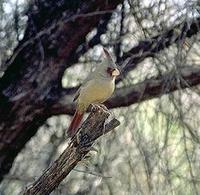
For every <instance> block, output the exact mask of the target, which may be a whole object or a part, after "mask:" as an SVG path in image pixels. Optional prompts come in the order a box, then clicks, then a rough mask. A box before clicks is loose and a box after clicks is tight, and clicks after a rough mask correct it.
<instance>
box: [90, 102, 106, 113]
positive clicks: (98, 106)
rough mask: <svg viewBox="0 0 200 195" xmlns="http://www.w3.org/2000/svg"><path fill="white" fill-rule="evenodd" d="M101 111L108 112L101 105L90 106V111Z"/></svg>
mask: <svg viewBox="0 0 200 195" xmlns="http://www.w3.org/2000/svg"><path fill="white" fill-rule="evenodd" d="M100 109H103V110H104V111H106V112H108V108H107V107H106V106H105V105H103V104H100V103H99V104H91V110H94V111H98V110H100Z"/></svg>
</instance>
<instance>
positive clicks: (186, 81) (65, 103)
mask: <svg viewBox="0 0 200 195" xmlns="http://www.w3.org/2000/svg"><path fill="white" fill-rule="evenodd" d="M199 83H200V68H194V67H185V68H182V69H181V70H180V71H179V72H175V71H172V72H169V73H166V74H165V75H163V76H159V77H154V78H151V79H147V80H145V81H143V82H140V83H138V84H135V85H130V86H127V87H122V88H118V89H116V90H115V93H114V95H113V96H112V97H111V98H110V99H109V100H107V101H106V102H105V105H106V106H107V107H108V108H118V107H126V106H130V105H132V104H135V103H139V102H142V101H145V100H148V99H152V98H156V97H159V96H162V95H164V94H168V93H171V92H174V91H176V90H182V89H185V88H189V87H193V86H196V85H198V84H199ZM68 92H69V91H68V90H67V92H66V94H67V95H66V94H65V89H63V93H62V95H63V97H62V98H61V100H60V101H59V102H57V103H56V104H54V105H53V106H52V107H51V108H50V110H49V113H52V115H56V114H73V113H74V111H75V110H74V108H75V106H74V103H72V98H73V97H72V94H70V95H68ZM71 93H73V90H72V89H71Z"/></svg>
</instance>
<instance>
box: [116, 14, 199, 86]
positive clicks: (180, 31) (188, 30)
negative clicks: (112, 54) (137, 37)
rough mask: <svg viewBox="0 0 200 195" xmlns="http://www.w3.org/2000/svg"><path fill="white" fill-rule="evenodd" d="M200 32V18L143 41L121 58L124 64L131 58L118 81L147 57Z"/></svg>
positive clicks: (120, 60)
mask: <svg viewBox="0 0 200 195" xmlns="http://www.w3.org/2000/svg"><path fill="white" fill-rule="evenodd" d="M199 31H200V17H198V18H195V19H192V20H191V21H185V22H184V23H182V24H178V25H176V26H174V27H173V28H171V29H169V30H168V31H166V32H164V33H162V34H160V35H156V36H154V37H152V38H150V39H148V40H143V41H140V42H139V43H138V45H137V46H135V47H133V48H132V49H131V50H130V51H129V52H127V53H125V54H124V55H123V56H122V57H121V58H119V63H120V64H122V63H123V62H124V61H125V60H126V59H127V58H129V57H130V60H129V62H128V63H127V66H126V67H125V68H124V70H123V75H122V77H121V78H119V79H118V80H117V82H119V81H120V80H121V79H122V78H124V77H125V75H126V74H127V73H128V72H129V71H131V70H133V69H134V68H136V66H137V65H138V64H139V63H140V62H142V61H143V60H144V59H145V58H147V57H154V56H155V55H156V54H158V53H159V52H160V51H161V50H163V49H166V48H168V47H170V46H171V45H173V44H174V43H177V44H180V43H181V42H184V40H185V39H186V38H187V37H188V38H190V37H192V36H193V35H195V34H197V33H198V32H199Z"/></svg>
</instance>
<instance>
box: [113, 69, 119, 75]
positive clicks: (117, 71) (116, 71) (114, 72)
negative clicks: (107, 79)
mask: <svg viewBox="0 0 200 195" xmlns="http://www.w3.org/2000/svg"><path fill="white" fill-rule="evenodd" d="M118 75H120V72H119V70H118V69H117V68H114V69H113V70H112V76H118Z"/></svg>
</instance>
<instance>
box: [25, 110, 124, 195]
mask: <svg viewBox="0 0 200 195" xmlns="http://www.w3.org/2000/svg"><path fill="white" fill-rule="evenodd" d="M109 116H110V114H109V113H108V112H107V111H105V110H103V109H94V108H93V110H92V112H91V113H90V115H89V116H88V118H87V119H86V120H85V122H84V123H83V125H82V126H81V128H80V130H79V132H78V134H77V135H76V136H75V137H74V138H73V139H72V140H70V142H69V145H68V147H67V148H66V149H65V150H64V152H63V153H62V154H61V155H60V157H59V158H58V159H57V160H56V161H54V162H53V163H52V165H51V166H50V167H49V168H48V169H46V170H45V171H44V173H43V174H42V175H41V176H40V178H38V179H37V180H36V181H35V182H34V183H33V184H32V185H31V186H30V187H29V188H27V189H26V190H25V191H24V193H23V194H24V195H44V194H50V193H51V192H52V191H53V190H54V189H55V188H56V187H57V186H58V185H59V184H60V182H61V181H62V180H63V179H64V178H65V177H66V176H67V175H68V174H69V173H70V172H71V170H72V169H73V168H74V167H75V166H76V165H77V164H78V163H79V162H80V161H81V160H82V159H83V158H84V156H85V155H86V154H87V153H88V152H89V151H90V150H91V147H92V145H93V144H94V142H95V141H96V140H97V139H98V138H99V137H100V136H102V135H103V134H106V133H108V132H110V131H111V130H113V129H114V128H116V127H117V126H119V124H120V123H119V121H118V120H117V119H112V120H111V121H107V120H109Z"/></svg>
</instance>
